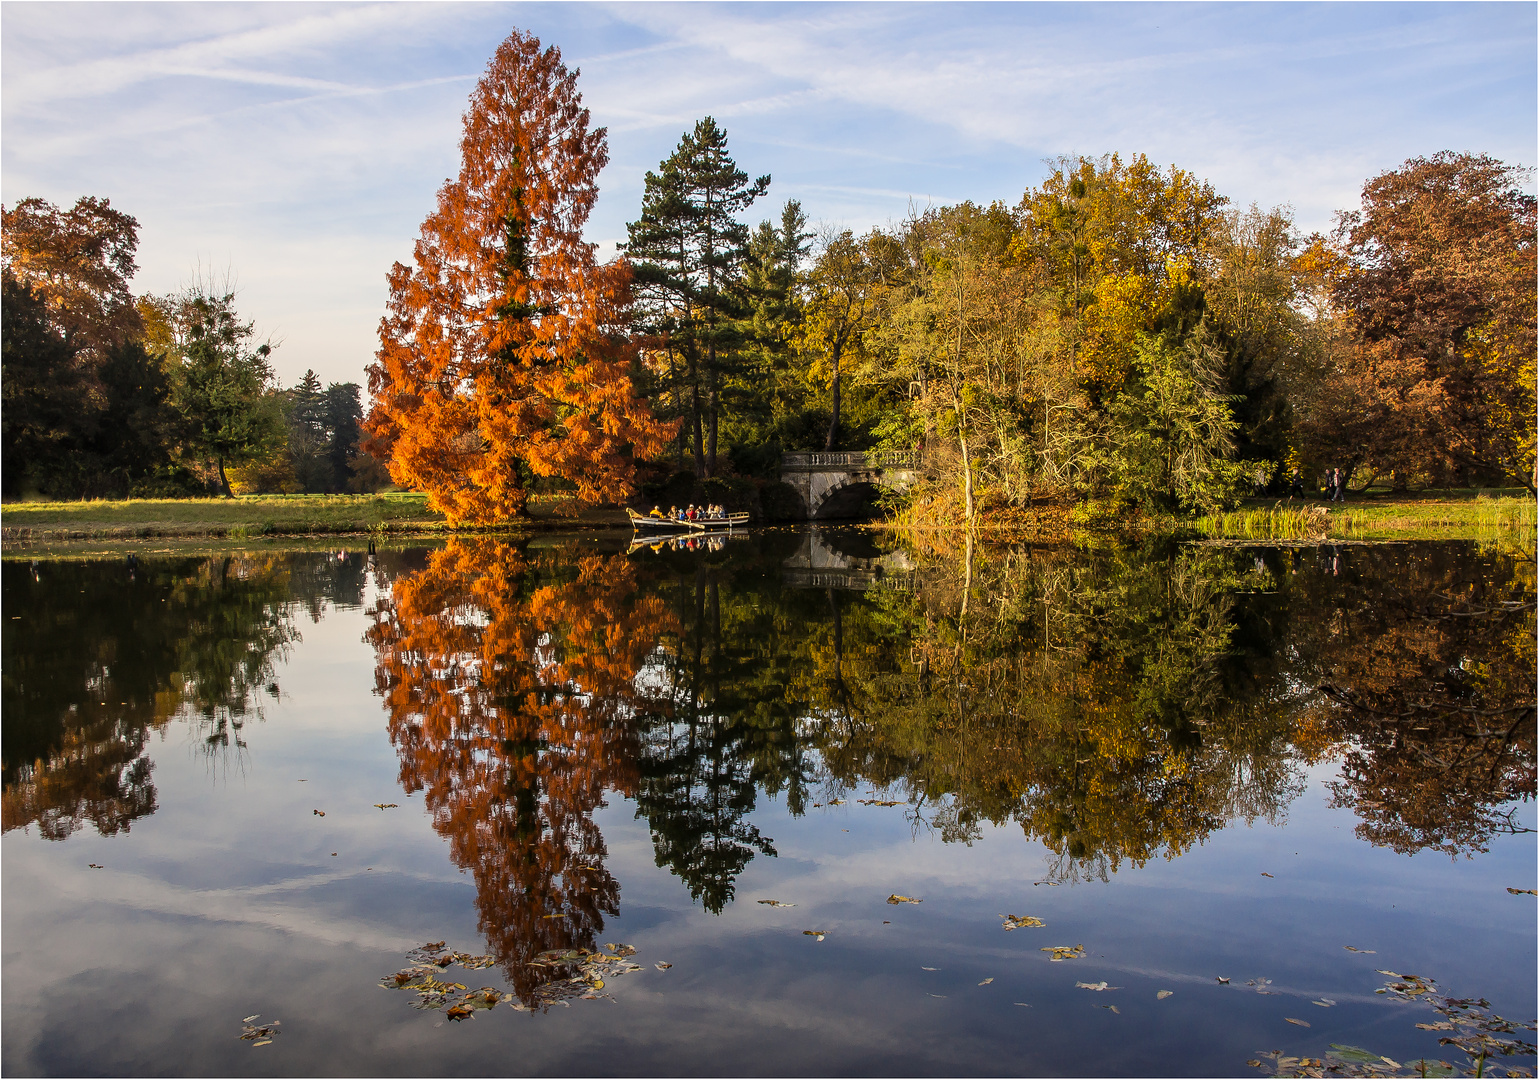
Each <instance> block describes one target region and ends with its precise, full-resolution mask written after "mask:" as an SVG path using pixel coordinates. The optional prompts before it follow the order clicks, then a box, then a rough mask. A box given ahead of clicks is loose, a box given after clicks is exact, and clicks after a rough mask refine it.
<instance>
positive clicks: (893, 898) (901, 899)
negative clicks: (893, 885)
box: [887, 893, 924, 904]
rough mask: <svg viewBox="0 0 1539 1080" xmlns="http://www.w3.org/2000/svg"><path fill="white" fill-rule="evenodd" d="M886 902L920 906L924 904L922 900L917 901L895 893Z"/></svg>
mask: <svg viewBox="0 0 1539 1080" xmlns="http://www.w3.org/2000/svg"><path fill="white" fill-rule="evenodd" d="M887 902H888V903H889V904H922V903H924V901H923V900H919V899H917V898H915V897H912V896H899V895H898V894H897V893H893V894H892V895H891V896H889V897H888V898H887Z"/></svg>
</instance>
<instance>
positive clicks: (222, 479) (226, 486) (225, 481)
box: [216, 455, 235, 499]
mask: <svg viewBox="0 0 1539 1080" xmlns="http://www.w3.org/2000/svg"><path fill="white" fill-rule="evenodd" d="M216 460H217V461H218V462H219V490H220V491H222V492H224V497H225V498H226V499H233V498H235V492H233V491H231V490H230V478H229V477H228V476H226V475H225V474H224V456H223V455H220V456H219V457H218V458H217V459H216Z"/></svg>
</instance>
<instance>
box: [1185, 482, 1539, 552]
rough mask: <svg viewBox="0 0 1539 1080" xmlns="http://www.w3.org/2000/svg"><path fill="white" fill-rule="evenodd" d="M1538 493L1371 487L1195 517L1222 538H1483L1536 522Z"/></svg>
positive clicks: (1206, 531) (1204, 530)
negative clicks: (1330, 497) (1341, 497)
mask: <svg viewBox="0 0 1539 1080" xmlns="http://www.w3.org/2000/svg"><path fill="white" fill-rule="evenodd" d="M1535 517H1536V512H1535V500H1534V498H1533V496H1531V495H1528V494H1526V493H1524V494H1507V493H1498V494H1490V493H1485V492H1474V491H1470V492H1462V491H1458V492H1417V493H1415V494H1411V495H1403V494H1402V495H1396V494H1393V493H1388V492H1385V493H1371V494H1368V495H1366V496H1361V495H1360V496H1358V497H1356V498H1352V499H1350V500H1349V501H1348V502H1345V503H1326V502H1322V501H1319V500H1304V499H1297V500H1295V499H1285V500H1250V501H1249V502H1248V503H1247V504H1246V505H1244V506H1241V507H1240V508H1239V509H1236V510H1232V511H1229V512H1228V513H1223V514H1212V515H1209V516H1207V517H1201V518H1197V519H1196V520H1195V521H1193V522H1192V523H1191V528H1192V530H1193V531H1195V532H1196V533H1198V534H1199V535H1201V536H1204V537H1208V538H1211V539H1219V540H1484V539H1490V538H1493V537H1495V536H1499V535H1503V534H1513V533H1521V532H1528V533H1532V532H1533V531H1534V528H1535Z"/></svg>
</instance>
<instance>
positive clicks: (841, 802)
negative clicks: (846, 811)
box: [828, 799, 844, 806]
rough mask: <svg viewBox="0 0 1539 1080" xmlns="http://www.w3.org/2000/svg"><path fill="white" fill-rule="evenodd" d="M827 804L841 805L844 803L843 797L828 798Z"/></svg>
mask: <svg viewBox="0 0 1539 1080" xmlns="http://www.w3.org/2000/svg"><path fill="white" fill-rule="evenodd" d="M828 805H829V806H843V805H844V800H843V799H829V800H828Z"/></svg>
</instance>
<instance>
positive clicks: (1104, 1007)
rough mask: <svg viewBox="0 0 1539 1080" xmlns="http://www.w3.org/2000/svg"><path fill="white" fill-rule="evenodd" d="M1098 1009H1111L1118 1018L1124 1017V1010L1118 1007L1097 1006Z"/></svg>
mask: <svg viewBox="0 0 1539 1080" xmlns="http://www.w3.org/2000/svg"><path fill="white" fill-rule="evenodd" d="M1096 1008H1098V1009H1110V1010H1111V1011H1112V1012H1114V1013H1116V1014H1117V1015H1118V1016H1121V1015H1122V1010H1121V1009H1119V1008H1117V1006H1115V1005H1097V1006H1096Z"/></svg>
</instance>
